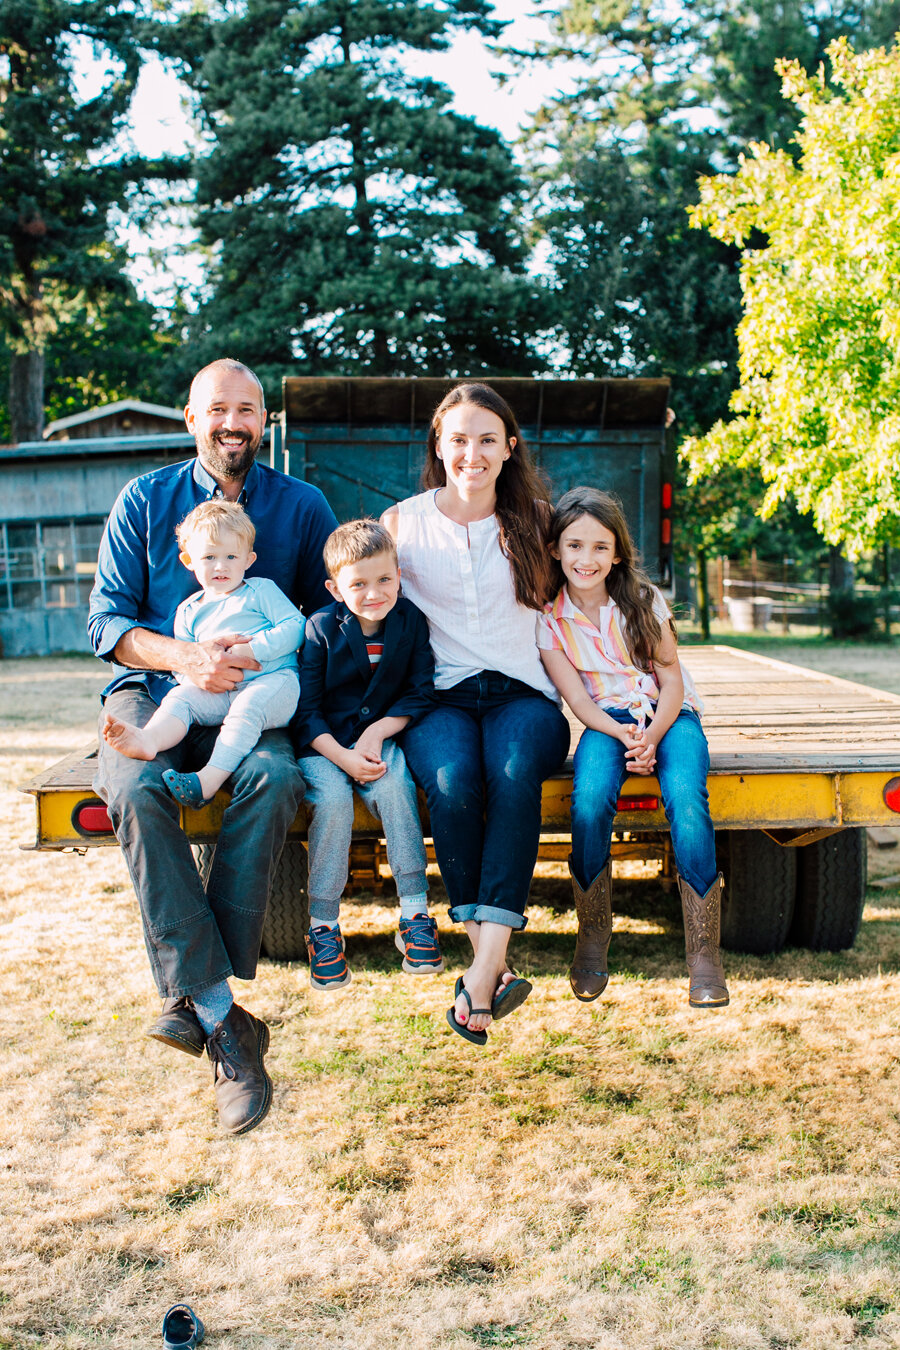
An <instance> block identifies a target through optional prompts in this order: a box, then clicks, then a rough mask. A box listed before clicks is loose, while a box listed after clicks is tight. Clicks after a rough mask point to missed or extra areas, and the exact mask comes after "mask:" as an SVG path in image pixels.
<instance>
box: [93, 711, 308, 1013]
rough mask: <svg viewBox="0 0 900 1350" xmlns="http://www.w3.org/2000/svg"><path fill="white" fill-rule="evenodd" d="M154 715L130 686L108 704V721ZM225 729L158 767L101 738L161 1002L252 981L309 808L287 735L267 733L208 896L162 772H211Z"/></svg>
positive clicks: (192, 742)
mask: <svg viewBox="0 0 900 1350" xmlns="http://www.w3.org/2000/svg"><path fill="white" fill-rule="evenodd" d="M156 707H157V705H156V703H155V702H154V701H153V699H152V698H150V696H149V694H148V693H147V692H146V690H144V689H143V688H140V687H139V686H128V687H126V688H124V689H117V690H115V691H114V692H113V693H112V694H110V695H109V697H108V698H107V700H106V703H105V705H104V712H110V713H112V714H113V716H114V717H119V718H121V719H122V720H123V721H126V722H131V723H132V724H133V725H135V726H144V725H145V724H146V723H147V722H148V721H149V720H150V718H151V716H152V715H153V713H154V712H155V711H156ZM100 721H101V725H102V722H103V713H101V716H100ZM218 730H219V729H218V727H192V728H191V729H190V731H189V732H188V734H187V737H186V738H185V740H183V741H182V742H181V744H180V745H177V746H175V747H174V749H172V750H166V751H164V752H163V753H162V754H160V755H158V756H157V757H156V759H155V760H151V761H147V760H139V759H128V758H127V757H126V756H125V755H121V754H119V752H118V751H117V750H113V749H111V748H110V747H109V746H108V745H107V744H106V742H105V741H104V740H103V737H102V735H101V737H100V751H99V755H98V767H97V773H96V776H95V779H94V791H95V792H96V793H97V794H98V795H99V796H100V797H102V798H103V800H104V801H105V802H106V804H107V808H108V810H109V816H110V819H111V821H112V823H113V828H114V830H115V832H116V838H117V839H118V841H119V843H120V845H121V847H122V852H123V854H124V855H125V860H126V862H127V864H128V870H129V872H130V873H131V880H132V883H133V885H134V890H135V894H136V896H137V899H138V904H139V905H140V910H141V920H142V922H143V927H144V941H145V942H146V944H147V954H148V955H149V957H150V966H151V969H152V971H153V978H154V980H155V981H156V987H157V989H158V990H159V992H160V994H161V995H162V997H163V998H174V997H178V996H179V995H183V994H187V995H190V994H199V993H200V992H201V991H202V990H204V989H207V988H209V986H210V985H213V984H216V983H218V981H220V980H224V979H227V977H228V976H229V975H236V976H237V977H238V979H241V980H252V979H253V977H254V975H255V974H256V964H257V961H258V960H259V948H260V943H261V941H262V929H263V921H264V920H265V916H266V905H267V903H268V899H269V887H270V885H271V882H272V877H273V875H274V871H275V867H276V864H277V862H278V859H279V856H280V854H281V850H282V847H283V845H284V840H285V835H286V834H287V831H288V827H289V826H290V825H291V823H292V822H293V820H294V817H295V816H296V814H297V808H298V807H299V805H300V803H301V801H302V800H303V792H304V783H303V778H302V777H301V774H300V770H299V768H298V766H297V760H296V758H295V756H294V752H293V749H292V748H291V743H290V740H289V738H288V735H287V733H286V732H285V731H265V732H263V734H262V736H261V737H260V739H259V742H258V744H257V746H256V748H255V749H254V750H253V751H251V753H250V754H249V755H248V756H247V758H246V759H245V760H244V761H243V762H242V763H241V764H239V765H238V767H237V769H236V770H235V771H234V773H233V774H232V776H231V778H229V780H228V782H227V784H226V788H227V789H228V790H229V791H230V792H231V794H232V797H231V803H230V805H229V806H228V807H227V809H226V811H225V813H224V816H223V818H222V828H221V830H220V832H219V838H218V842H217V844H216V851H215V855H214V857H213V862H212V867H211V868H210V871H209V877H208V879H207V883H206V889H205V890H204V887H203V885H202V883H201V881H200V877H199V875H198V873H197V868H196V865H195V862H194V855H193V853H192V852H191V846H190V843H189V841H188V838H187V836H186V835H185V833H184V831H183V830H182V829H181V825H180V808H179V806H178V804H177V802H175V801H174V800H173V799H172V797H170V796H169V794H168V792H167V791H166V788H165V785H164V783H163V781H162V773H163V770H164V769H169V768H172V769H177V770H178V771H179V772H182V773H183V772H190V771H193V770H196V769H197V768H199V767H201V766H202V765H203V764H205V763H206V761H207V759H208V758H209V753H210V750H211V747H212V744H213V742H214V741H215V739H216V735H217V734H218Z"/></svg>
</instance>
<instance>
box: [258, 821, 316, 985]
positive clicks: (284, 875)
mask: <svg viewBox="0 0 900 1350" xmlns="http://www.w3.org/2000/svg"><path fill="white" fill-rule="evenodd" d="M308 887H309V859H308V858H307V854H306V849H305V848H304V847H303V844H302V843H301V841H300V840H299V839H288V840H286V842H285V845H284V848H283V849H282V852H281V857H280V858H279V860H278V866H277V867H276V868H275V875H274V877H273V878H272V889H271V890H270V891H269V907H268V909H267V910H266V921H265V923H264V924H263V936H262V949H263V954H264V955H265V956H268V958H269V960H270V961H305V960H306V959H307V956H306V932H307V929H308V928H309V890H308Z"/></svg>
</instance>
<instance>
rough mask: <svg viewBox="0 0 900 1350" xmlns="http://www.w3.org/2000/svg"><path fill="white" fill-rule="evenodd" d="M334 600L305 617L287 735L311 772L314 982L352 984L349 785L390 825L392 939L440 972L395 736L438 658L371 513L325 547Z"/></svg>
mask: <svg viewBox="0 0 900 1350" xmlns="http://www.w3.org/2000/svg"><path fill="white" fill-rule="evenodd" d="M323 556H324V559H325V570H326V571H327V573H328V578H329V579H328V580H327V581H326V582H325V585H326V586H327V587H328V589H329V591H330V592H331V594H332V595H333V596H334V597H335V603H334V604H332V605H329V606H327V608H325V609H320V610H319V611H318V612H317V613H316V614H313V615H312V617H311V618H310V619H309V621H308V623H307V625H306V640H305V643H304V647H303V653H302V658H301V668H300V674H301V681H300V683H301V693H300V704H299V707H298V709H297V714H296V716H295V718H294V721H293V722H292V724H291V734H292V737H293V740H294V746H295V748H296V750H297V758H298V761H299V764H300V772H301V773H302V774H303V777H304V778H305V779H306V783H307V794H306V801H307V804H308V805H309V807H310V808H311V813H312V814H311V819H310V823H309V917H310V928H309V933H308V935H307V939H306V945H307V949H308V951H309V965H310V983H311V984H312V986H313V988H314V989H342V988H343V987H344V986H345V985H347V984H349V983H350V971H349V968H348V966H347V962H346V959H345V957H344V940H343V938H342V936H341V929H340V923H339V919H340V903H341V895H342V893H343V890H344V887H345V886H346V884H347V872H348V858H349V853H350V837H351V833H352V829H353V790H354V788H355V789H356V791H357V792H358V793H359V795H360V797H362V799H363V801H364V802H365V803H366V805H367V807H368V808H369V810H370V811H371V812H372V813H373V815H375V816H376V817H377V818H378V819H379V820H380V821H381V823H382V825H383V826H384V833H385V839H386V841H387V854H388V861H389V863H390V866H391V871H392V872H393V875H394V880H395V882H396V884H397V893H398V895H399V898H400V925H399V932H398V933H397V935H396V938H395V942H396V945H397V947H398V949H399V950H400V951H402V952H403V969H404V970H405V971H407V973H408V974H411V975H418V974H437V973H438V972H439V971H442V970H443V969H444V961H443V958H442V956H441V950H440V947H439V945H438V936H437V928H436V926H435V923H434V920H433V919H432V918H431V917H430V916H429V914H428V908H427V898H426V897H427V883H426V881H425V866H426V858H425V845H424V842H423V840H422V827H421V824H420V821H419V810H418V803H417V799H416V788H415V784H414V783H413V781H412V778H411V777H410V774H409V770H408V769H407V767H406V761H405V760H404V758H403V752H402V751H401V750H400V749H399V747H398V746H397V745H396V744H395V742H394V739H393V738H394V737H395V736H397V735H398V733H399V732H400V731H402V730H403V729H404V728H405V727H406V726H408V725H409V723H410V722H412V721H414V720H415V719H416V718H418V717H421V716H422V715H423V713H425V712H427V711H428V709H429V708H430V706H431V701H432V691H433V688H434V659H433V657H432V655H431V646H430V644H429V641H428V624H427V622H426V620H425V617H424V615H423V614H422V613H421V612H420V611H419V610H418V609H416V607H415V605H413V604H412V603H411V602H410V601H409V600H406V599H404V598H403V596H401V595H400V594H399V590H400V569H399V567H398V566H397V552H396V549H395V547H394V541H393V540H392V539H391V537H390V535H389V534H388V533H387V531H386V530H385V529H383V528H382V526H381V525H379V524H378V523H377V522H376V521H374V520H351V521H348V522H347V523H346V524H345V525H341V526H339V527H338V529H336V530H335V531H334V533H333V534H331V535H329V537H328V539H327V540H326V542H325V548H324V551H323Z"/></svg>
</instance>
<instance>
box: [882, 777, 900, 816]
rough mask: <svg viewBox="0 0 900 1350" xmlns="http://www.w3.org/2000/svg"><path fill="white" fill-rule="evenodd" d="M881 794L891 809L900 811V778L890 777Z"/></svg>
mask: <svg viewBox="0 0 900 1350" xmlns="http://www.w3.org/2000/svg"><path fill="white" fill-rule="evenodd" d="M881 795H882V797H883V798H884V804H885V806H886V807H887V809H888V810H889V811H900V778H889V779H888V781H887V782H886V783H885V785H884V791H883V792H882V794H881Z"/></svg>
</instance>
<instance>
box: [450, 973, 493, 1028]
mask: <svg viewBox="0 0 900 1350" xmlns="http://www.w3.org/2000/svg"><path fill="white" fill-rule="evenodd" d="M454 993H455V994H456V997H457V998H459V996H460V994H462V996H463V998H464V999H465V1000H466V1002H467V1003H468V1005H469V1015H470V1016H471V1015H472V1013H489V1012H490V1011H491V1010H490V1008H473V1007H472V1000H471V999H470V998H469V991H468V989H467V988H466V986H465V985H464V984H463V977H462V976H461V975H460V977H459V979H458V980H457V981H456V989H455V990H454ZM447 1024H448V1025H449V1026H451V1027H452V1028H453V1030H454V1031H455V1032H456V1034H457V1036H462V1038H463V1040H464V1041H471V1042H472V1044H473V1045H487V1041H488V1034H487V1032H486V1031H470V1030H469V1028H468V1026H467V1025H466V1023H465V1022H457V1020H456V1008H455V1007H453V1008H448V1009H447Z"/></svg>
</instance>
